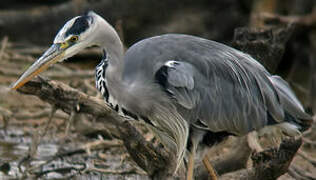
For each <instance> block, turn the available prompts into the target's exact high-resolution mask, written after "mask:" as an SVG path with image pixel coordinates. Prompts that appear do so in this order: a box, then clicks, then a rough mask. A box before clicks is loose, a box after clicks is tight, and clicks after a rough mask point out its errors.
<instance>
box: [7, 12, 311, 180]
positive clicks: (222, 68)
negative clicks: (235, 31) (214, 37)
mask: <svg viewBox="0 0 316 180" xmlns="http://www.w3.org/2000/svg"><path fill="white" fill-rule="evenodd" d="M93 45H96V46H99V47H100V48H102V49H103V51H104V54H105V56H104V58H103V59H102V61H101V63H100V64H99V65H98V66H97V67H96V87H97V89H98V90H99V91H100V92H101V93H102V95H103V96H104V99H105V101H106V103H108V104H109V105H110V106H111V107H112V108H113V109H115V110H116V111H117V112H119V113H122V114H124V115H126V116H130V117H132V118H134V119H138V120H141V121H143V122H144V123H145V124H146V125H147V126H148V127H150V128H151V129H152V130H153V132H154V133H155V134H156V135H157V136H158V137H159V139H160V140H161V142H162V143H163V144H164V145H165V146H166V147H168V148H169V149H170V150H171V151H172V152H174V153H175V154H176V157H177V167H178V166H179V165H181V163H182V161H183V158H184V156H185V153H186V152H187V151H186V150H187V148H188V149H189V152H188V153H189V166H188V175H187V178H188V179H192V176H193V166H194V158H195V153H196V150H197V148H198V146H199V145H201V144H202V145H213V144H215V143H217V142H220V141H222V140H223V138H225V137H227V136H229V135H235V136H242V135H245V134H247V133H248V132H251V131H254V130H257V131H260V130H261V129H263V128H265V127H268V128H270V129H274V128H277V129H279V130H280V132H282V133H283V134H285V135H288V136H297V135H300V132H302V131H304V130H306V128H307V127H309V124H310V123H311V117H310V116H309V115H308V114H306V113H305V111H304V109H303V107H302V105H301V103H300V102H299V100H298V99H297V97H296V96H295V94H294V93H293V91H292V90H291V89H290V87H289V85H288V84H287V83H286V82H285V81H284V80H283V79H282V78H281V77H279V76H275V75H271V74H270V73H269V72H268V71H267V70H266V69H265V68H264V67H263V66H262V65H261V64H260V63H258V62H257V61H256V60H255V59H253V58H252V57H251V56H249V55H247V54H245V53H242V52H241V51H238V50H236V49H234V48H231V47H228V46H226V45H224V44H221V43H218V42H215V41H211V40H206V39H203V38H199V37H195V36H190V35H183V34H165V35H161V36H156V37H152V38H148V39H145V40H142V41H140V42H138V43H136V44H134V45H133V46H132V47H130V48H129V49H128V50H127V52H126V53H124V50H123V45H122V42H121V40H120V38H119V36H118V34H117V33H116V31H115V30H114V28H113V27H112V26H111V25H110V24H109V23H108V22H107V21H106V20H104V19H103V18H102V17H101V16H99V15H97V14H96V13H94V12H92V11H90V12H89V13H87V14H85V15H82V16H77V17H74V18H72V19H71V20H69V21H68V22H67V23H66V24H65V25H64V26H63V27H62V29H60V31H59V32H58V34H57V35H56V37H55V39H54V43H53V45H52V46H51V47H50V48H49V49H48V50H47V51H46V52H45V53H44V54H43V55H42V56H41V57H40V58H39V59H38V60H37V61H35V62H34V64H32V65H31V67H29V69H28V70H27V71H26V72H25V73H24V74H23V75H22V76H21V77H20V78H19V79H18V80H17V81H16V82H15V83H14V84H13V85H12V89H17V88H19V87H21V86H23V84H25V83H26V82H27V81H29V80H30V79H32V78H33V77H34V76H36V75H37V74H39V73H40V72H42V71H44V70H45V69H47V68H48V67H49V66H50V65H52V64H54V63H56V62H60V61H63V60H65V59H67V58H69V57H71V56H73V55H75V54H76V53H78V52H79V51H81V50H83V49H84V48H86V47H89V46H93ZM202 158H203V157H202ZM175 171H176V168H175Z"/></svg>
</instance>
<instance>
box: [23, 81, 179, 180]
mask: <svg viewBox="0 0 316 180" xmlns="http://www.w3.org/2000/svg"><path fill="white" fill-rule="evenodd" d="M18 91H19V92H21V93H24V94H29V95H35V96H37V97H39V98H40V99H41V100H43V101H46V102H48V103H50V104H52V105H54V106H56V107H57V108H58V109H61V110H63V111H64V112H66V113H68V114H70V113H71V112H72V111H74V110H75V111H77V112H80V113H87V114H91V115H93V116H94V117H96V118H97V120H98V121H102V122H103V123H105V124H109V125H112V126H113V125H114V126H116V127H117V129H118V130H119V138H120V139H122V140H123V142H124V145H125V147H126V149H127V150H128V152H129V154H130V155H131V157H132V158H133V160H134V161H135V162H136V163H137V164H138V165H139V166H140V167H141V168H142V169H144V170H145V171H146V172H147V173H148V174H149V176H151V177H153V178H157V179H158V178H163V179H166V178H168V177H169V178H170V177H171V176H172V174H171V172H172V171H173V170H174V168H175V163H174V162H175V161H174V157H173V156H172V155H170V154H169V153H168V152H167V151H166V150H165V149H163V148H158V147H154V146H153V145H152V143H150V142H147V141H146V140H145V139H144V137H143V136H142V135H141V134H140V133H139V132H138V131H137V130H136V129H135V128H134V127H133V126H132V125H131V124H130V123H129V122H128V121H126V120H125V119H124V118H122V117H121V116H119V115H118V114H117V113H116V112H115V111H113V110H112V109H111V108H110V107H108V106H107V105H106V104H105V103H104V101H103V100H100V99H97V98H95V97H91V96H88V95H86V94H84V93H82V92H80V91H78V90H76V89H73V88H71V87H69V86H67V85H65V84H63V83H61V82H57V81H50V80H45V79H42V78H36V79H35V80H32V81H30V82H28V83H26V84H25V85H24V86H23V87H21V88H20V89H19V90H18Z"/></svg>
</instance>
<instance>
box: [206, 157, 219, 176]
mask: <svg viewBox="0 0 316 180" xmlns="http://www.w3.org/2000/svg"><path fill="white" fill-rule="evenodd" d="M203 164H204V166H205V167H206V169H207V171H208V174H209V175H210V177H211V180H217V175H216V171H215V169H214V168H213V166H212V164H211V163H210V161H209V159H208V156H207V155H205V156H204V158H203Z"/></svg>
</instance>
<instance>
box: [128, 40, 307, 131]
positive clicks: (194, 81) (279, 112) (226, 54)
mask: <svg viewBox="0 0 316 180" xmlns="http://www.w3.org/2000/svg"><path fill="white" fill-rule="evenodd" d="M125 67H128V68H125V69H124V74H123V79H124V80H125V81H126V82H132V81H135V80H137V79H138V78H139V77H141V78H142V80H140V79H138V80H139V81H144V82H148V81H153V83H156V82H157V80H158V81H159V78H161V76H162V78H165V80H166V81H165V82H163V83H162V81H160V84H161V85H162V90H164V91H167V92H168V93H169V95H170V97H171V98H172V99H173V101H174V103H175V104H176V106H177V107H178V110H179V112H180V113H181V114H182V116H183V117H184V118H185V119H186V120H187V121H188V122H189V123H191V124H194V123H195V122H196V121H198V120H200V121H202V122H203V124H207V125H208V128H209V130H211V131H213V132H220V131H228V132H230V133H233V134H236V135H242V134H246V133H247V132H249V131H252V130H257V129H260V128H262V127H263V126H265V125H267V124H268V113H269V114H270V115H271V116H272V117H273V119H274V120H275V121H276V122H282V121H284V111H292V110H293V111H292V114H293V115H294V116H298V117H304V118H307V117H309V116H308V115H307V114H306V113H305V112H304V111H303V109H302V108H301V105H300V103H299V101H298V100H297V99H296V97H295V95H294V94H293V93H292V91H291V90H289V87H288V86H287V85H284V83H283V80H280V78H274V77H273V76H272V75H270V74H269V73H268V72H267V71H266V70H265V68H264V67H263V66H262V65H261V64H259V63H258V62H257V61H256V60H254V59H253V58H252V57H250V56H249V55H247V54H244V53H242V52H240V51H238V50H235V49H233V48H230V47H228V46H226V45H223V44H220V43H217V42H214V41H209V40H205V39H202V38H198V37H193V36H187V35H172V34H170V35H163V36H158V37H153V38H149V39H146V40H143V41H141V42H139V43H137V44H135V45H134V46H132V47H131V48H130V49H129V50H128V51H127V53H126V56H125ZM166 67H167V68H166ZM163 68H166V69H167V70H165V71H162V69H163ZM140 69H146V70H142V71H138V70H140ZM163 76H166V77H163ZM287 99H290V100H287Z"/></svg>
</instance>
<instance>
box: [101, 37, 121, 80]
mask: <svg viewBox="0 0 316 180" xmlns="http://www.w3.org/2000/svg"><path fill="white" fill-rule="evenodd" d="M102 48H103V50H104V51H105V52H106V56H107V57H106V58H107V59H108V62H109V66H108V69H110V71H112V73H113V75H114V76H115V78H118V79H117V80H120V79H121V77H122V73H123V69H124V62H123V58H124V50H123V45H122V42H121V40H120V38H119V37H118V35H117V34H116V37H115V39H114V40H112V42H106V43H105V44H104V45H103V47H102Z"/></svg>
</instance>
